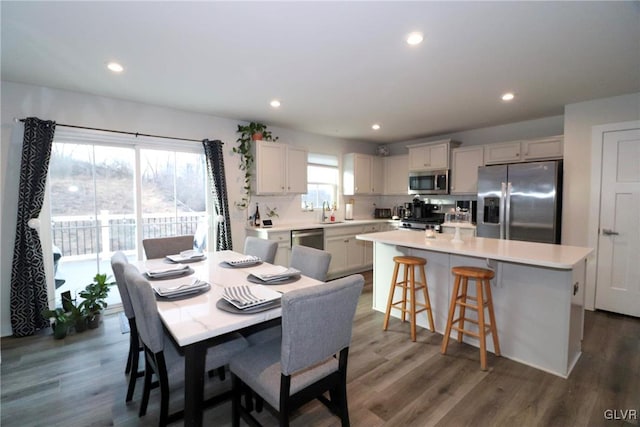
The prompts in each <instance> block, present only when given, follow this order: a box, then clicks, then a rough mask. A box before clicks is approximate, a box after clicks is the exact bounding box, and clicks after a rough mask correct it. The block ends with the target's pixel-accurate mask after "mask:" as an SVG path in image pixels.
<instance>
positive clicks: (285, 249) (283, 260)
mask: <svg viewBox="0 0 640 427" xmlns="http://www.w3.org/2000/svg"><path fill="white" fill-rule="evenodd" d="M247 236H253V237H258V238H260V239H267V240H274V241H276V242H278V250H277V252H276V258H275V260H274V262H273V263H274V264H275V265H283V266H285V267H288V266H289V259H290V257H291V231H290V230H286V231H273V230H269V229H264V228H255V229H247Z"/></svg>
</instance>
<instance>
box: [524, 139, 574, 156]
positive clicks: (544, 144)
mask: <svg viewBox="0 0 640 427" xmlns="http://www.w3.org/2000/svg"><path fill="white" fill-rule="evenodd" d="M563 141H564V138H563V136H562V135H560V136H553V137H549V138H540V139H532V140H528V141H522V160H524V161H529V160H547V159H561V158H562V156H563Z"/></svg>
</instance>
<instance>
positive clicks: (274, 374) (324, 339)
mask: <svg viewBox="0 0 640 427" xmlns="http://www.w3.org/2000/svg"><path fill="white" fill-rule="evenodd" d="M363 285H364V278H363V277H362V276H361V275H359V274H355V275H351V276H347V277H344V278H342V279H338V280H334V281H332V282H329V283H323V284H320V285H317V286H312V287H309V288H304V289H298V290H294V291H291V292H288V293H285V294H284V295H283V296H282V338H281V339H275V340H272V341H269V342H267V343H263V344H260V345H257V346H250V347H249V348H248V349H247V350H246V351H243V352H241V353H239V354H237V355H236V356H235V357H234V358H233V360H232V361H231V363H230V364H229V369H230V371H231V377H232V380H233V398H232V409H231V414H232V425H233V426H239V425H240V418H242V419H244V420H245V421H246V422H247V423H249V424H250V425H258V422H257V420H256V419H255V417H254V416H253V415H252V414H251V408H247V407H243V406H242V405H241V397H242V394H243V393H244V392H245V390H246V387H249V388H250V389H251V390H253V392H254V393H256V394H257V395H259V396H260V397H261V398H262V399H264V401H265V402H266V403H267V404H269V405H270V406H271V407H272V408H273V409H274V410H275V411H277V413H278V417H279V422H280V425H281V426H288V425H289V414H290V413H291V412H292V411H293V410H294V409H295V408H297V407H299V406H301V405H302V404H304V403H306V402H308V401H310V400H313V399H314V398H317V399H319V400H320V401H321V402H322V403H324V404H325V405H327V407H329V408H330V409H331V411H332V412H334V413H336V414H338V415H339V416H340V419H341V421H342V425H343V426H348V425H349V410H348V406H347V358H348V354H349V345H350V342H351V330H352V326H353V317H354V315H355V311H356V306H357V304H358V298H359V296H360V293H361V292H362V287H363ZM326 391H329V396H330V400H329V399H327V398H326V397H325V396H324V393H325V392H326Z"/></svg>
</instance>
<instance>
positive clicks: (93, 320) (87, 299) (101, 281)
mask: <svg viewBox="0 0 640 427" xmlns="http://www.w3.org/2000/svg"><path fill="white" fill-rule="evenodd" d="M107 280H108V277H107V275H106V274H96V275H95V277H94V278H93V283H90V284H88V285H87V286H86V287H85V288H84V290H83V291H80V294H79V295H80V297H81V298H83V299H84V301H82V302H81V303H80V307H82V308H81V310H82V311H84V312H85V313H86V318H87V326H88V327H89V329H95V328H97V327H98V326H99V325H100V313H101V312H102V310H103V309H105V308H107V301H106V299H107V296H108V295H109V286H111V285H114V284H115V282H107Z"/></svg>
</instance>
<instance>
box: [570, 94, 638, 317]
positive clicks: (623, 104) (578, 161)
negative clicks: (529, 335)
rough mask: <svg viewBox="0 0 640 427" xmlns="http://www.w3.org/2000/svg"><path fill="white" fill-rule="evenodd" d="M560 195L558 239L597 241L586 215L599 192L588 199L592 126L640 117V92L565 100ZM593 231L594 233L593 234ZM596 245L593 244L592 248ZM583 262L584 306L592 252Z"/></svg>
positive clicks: (591, 292)
mask: <svg viewBox="0 0 640 427" xmlns="http://www.w3.org/2000/svg"><path fill="white" fill-rule="evenodd" d="M564 117H565V120H564V193H563V194H564V197H563V221H562V241H563V243H564V244H567V245H575V246H589V242H590V241H591V242H595V241H597V228H596V229H595V230H594V229H589V223H593V222H594V221H596V224H597V219H595V218H588V216H589V213H590V212H592V211H595V212H598V211H599V203H600V196H599V192H596V193H597V194H598V197H597V198H595V200H592V199H591V194H592V189H591V182H592V173H594V172H592V169H591V164H592V161H596V162H598V161H599V159H592V155H591V148H592V129H593V127H594V126H598V125H604V124H609V123H619V122H627V121H632V120H640V93H635V94H628V95H622V96H616V97H612V98H605V99H597V100H594V101H588V102H581V103H578V104H569V105H567V106H565V114H564ZM594 233H595V235H594ZM594 249H597V248H594ZM589 261H590V262H589V263H588V264H587V284H586V306H587V308H589V309H593V308H594V303H595V287H596V262H595V261H596V254H594V255H593V256H592V257H591V258H590V260H589Z"/></svg>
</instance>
